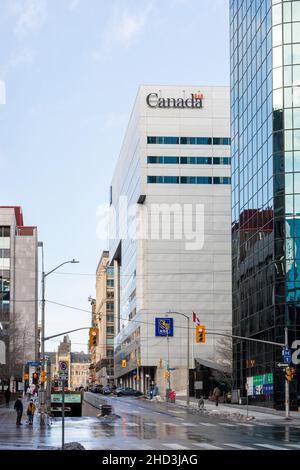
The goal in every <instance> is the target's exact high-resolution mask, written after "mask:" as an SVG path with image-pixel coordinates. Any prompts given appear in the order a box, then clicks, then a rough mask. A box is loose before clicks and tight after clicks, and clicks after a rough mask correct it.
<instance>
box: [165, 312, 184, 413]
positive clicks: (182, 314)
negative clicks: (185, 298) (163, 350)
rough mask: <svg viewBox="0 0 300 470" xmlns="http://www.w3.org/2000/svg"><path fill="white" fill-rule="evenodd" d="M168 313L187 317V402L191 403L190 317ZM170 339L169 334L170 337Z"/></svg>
mask: <svg viewBox="0 0 300 470" xmlns="http://www.w3.org/2000/svg"><path fill="white" fill-rule="evenodd" d="M167 313H168V314H176V315H181V316H182V317H185V318H186V319H187V364H186V404H187V406H189V404H190V317H189V316H188V315H186V314H185V313H182V312H171V311H169V312H167ZM167 339H169V335H168V338H167Z"/></svg>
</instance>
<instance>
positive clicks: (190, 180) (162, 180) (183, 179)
mask: <svg viewBox="0 0 300 470" xmlns="http://www.w3.org/2000/svg"><path fill="white" fill-rule="evenodd" d="M147 182H148V183H151V184H153V183H159V184H230V183H231V178H230V177H228V176H214V177H211V176H148V178H147Z"/></svg>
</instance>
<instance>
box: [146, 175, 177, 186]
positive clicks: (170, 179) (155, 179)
mask: <svg viewBox="0 0 300 470" xmlns="http://www.w3.org/2000/svg"><path fill="white" fill-rule="evenodd" d="M147 181H148V183H150V184H179V176H148V177H147Z"/></svg>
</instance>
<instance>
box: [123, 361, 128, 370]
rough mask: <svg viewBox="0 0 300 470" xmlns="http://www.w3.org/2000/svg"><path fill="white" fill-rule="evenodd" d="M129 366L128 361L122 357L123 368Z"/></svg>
mask: <svg viewBox="0 0 300 470" xmlns="http://www.w3.org/2000/svg"><path fill="white" fill-rule="evenodd" d="M126 366H127V361H126V359H122V367H123V369H124V368H125V367H126Z"/></svg>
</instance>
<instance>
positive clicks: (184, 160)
mask: <svg viewBox="0 0 300 470" xmlns="http://www.w3.org/2000/svg"><path fill="white" fill-rule="evenodd" d="M180 163H181V164H182V165H211V164H212V158H211V157H180Z"/></svg>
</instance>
